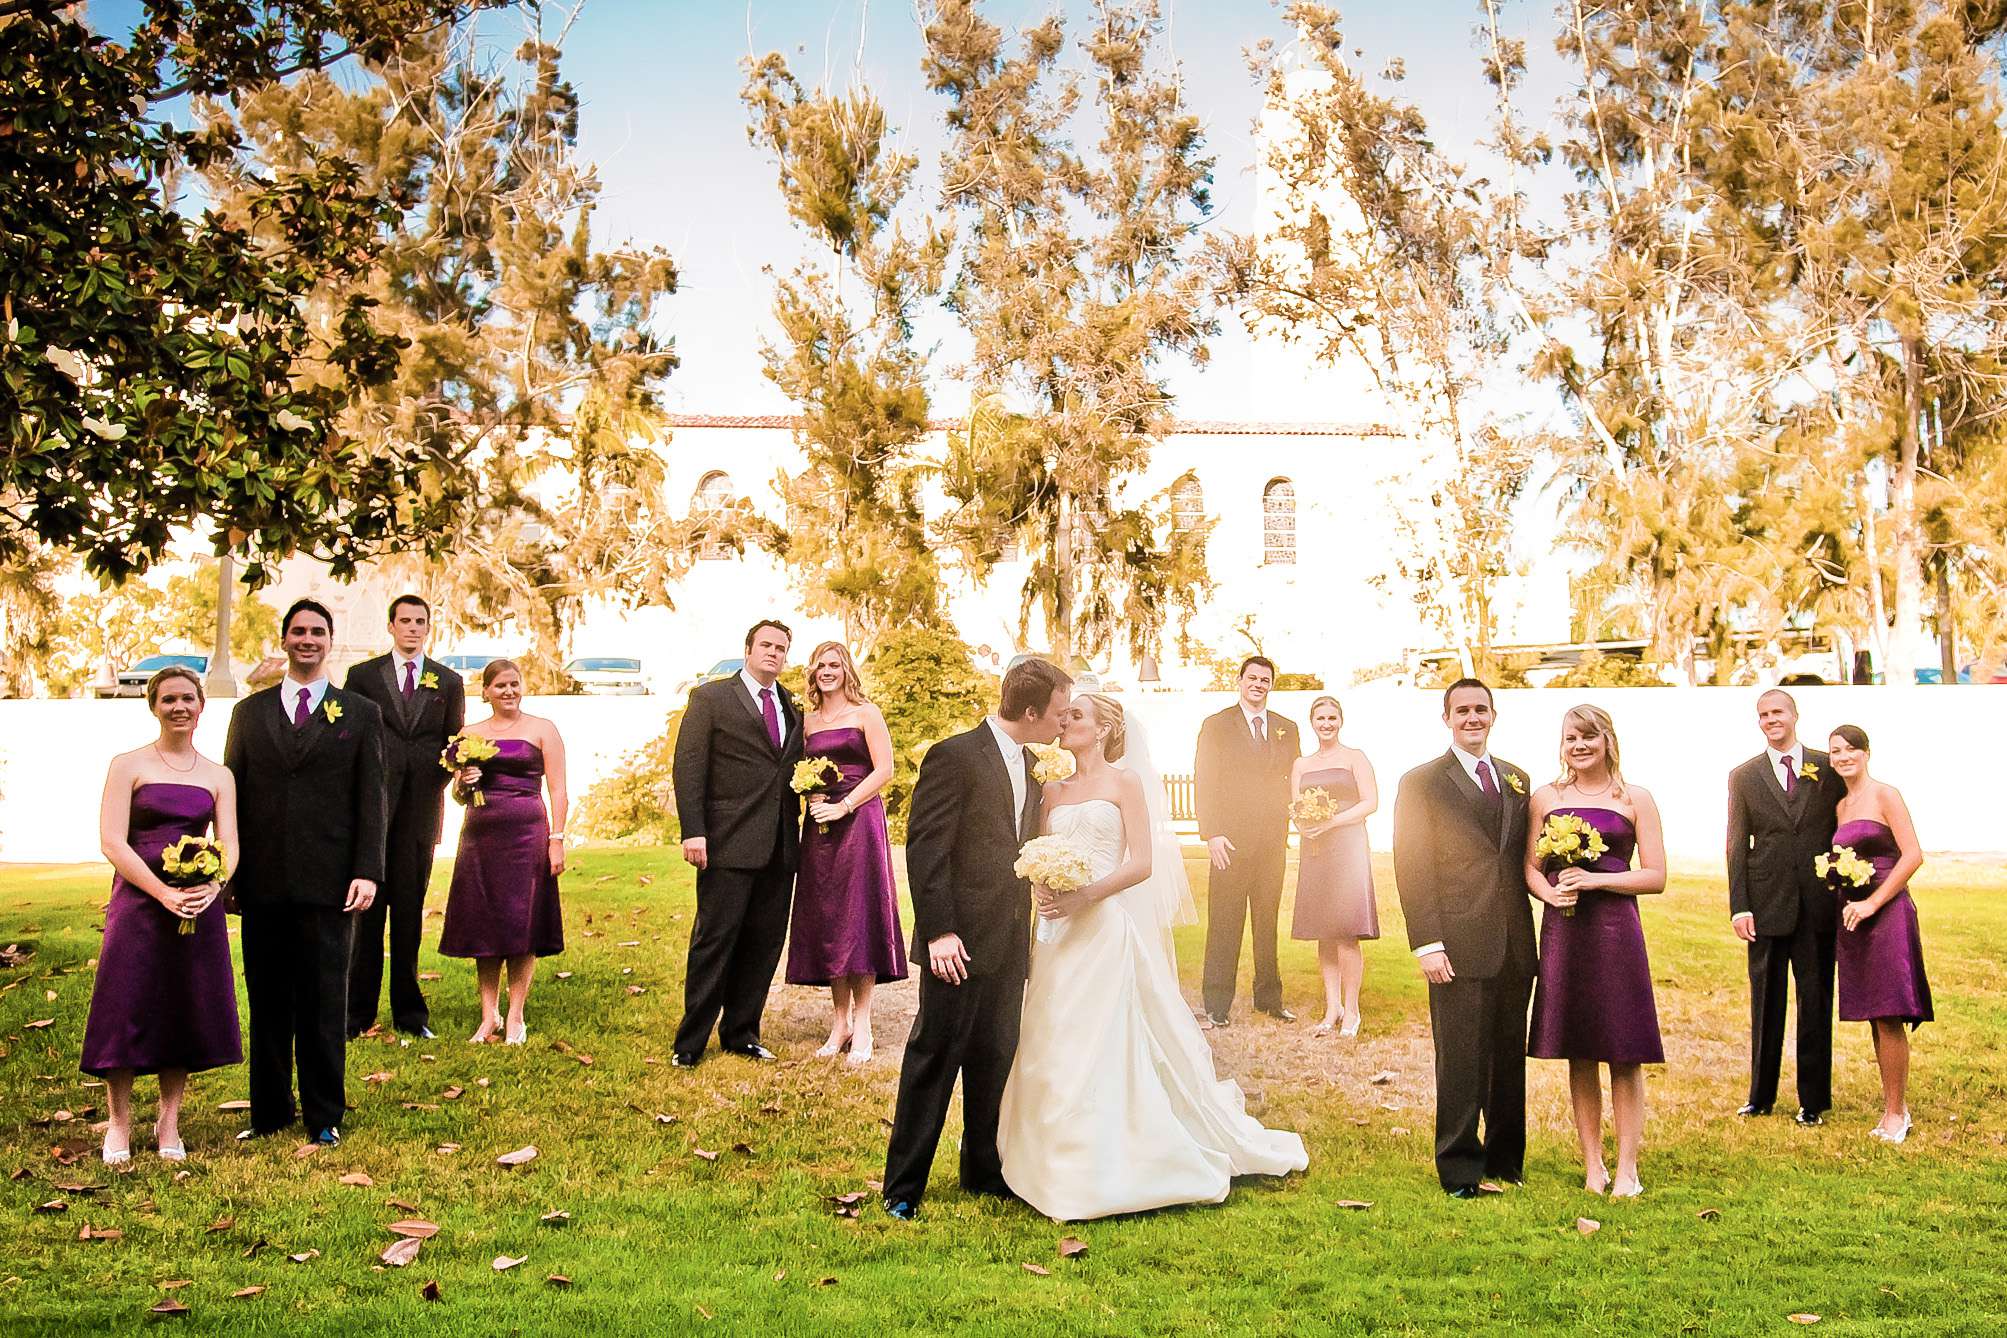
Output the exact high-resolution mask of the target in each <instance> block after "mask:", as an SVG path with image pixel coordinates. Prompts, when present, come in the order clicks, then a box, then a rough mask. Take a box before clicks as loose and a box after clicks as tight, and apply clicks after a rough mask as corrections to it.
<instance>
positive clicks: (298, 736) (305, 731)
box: [287, 683, 341, 766]
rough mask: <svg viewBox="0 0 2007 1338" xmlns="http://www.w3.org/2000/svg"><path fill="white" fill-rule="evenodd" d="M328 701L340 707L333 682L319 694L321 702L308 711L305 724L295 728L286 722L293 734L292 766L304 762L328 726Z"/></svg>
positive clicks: (339, 699) (339, 700) (338, 696)
mask: <svg viewBox="0 0 2007 1338" xmlns="http://www.w3.org/2000/svg"><path fill="white" fill-rule="evenodd" d="M330 702H333V703H334V704H335V705H336V707H340V705H341V698H340V695H339V694H338V693H336V692H335V688H334V684H332V683H330V684H328V690H327V691H326V692H323V693H322V694H321V704H320V705H319V706H318V707H316V708H315V709H314V710H313V711H311V712H309V713H308V715H307V723H306V724H304V725H301V726H299V727H298V728H296V729H294V728H293V727H292V726H291V724H290V723H289V724H288V726H287V728H289V729H292V734H293V765H294V766H298V765H300V764H301V763H302V762H305V761H306V760H307V757H308V755H309V754H311V753H312V752H313V750H314V745H315V744H317V743H319V742H320V739H321V733H322V731H324V730H326V729H327V727H328V703H330Z"/></svg>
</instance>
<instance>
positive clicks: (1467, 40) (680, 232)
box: [90, 0, 1561, 418]
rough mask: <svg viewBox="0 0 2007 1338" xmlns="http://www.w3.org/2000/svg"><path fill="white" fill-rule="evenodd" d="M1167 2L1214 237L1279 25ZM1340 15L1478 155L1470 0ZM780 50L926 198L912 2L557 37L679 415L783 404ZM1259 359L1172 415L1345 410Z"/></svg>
mask: <svg viewBox="0 0 2007 1338" xmlns="http://www.w3.org/2000/svg"><path fill="white" fill-rule="evenodd" d="M549 8H550V9H551V10H553V11H560V12H561V8H562V7H561V6H558V5H552V6H550V7H549ZM984 8H985V12H986V13H987V14H988V15H989V16H990V17H991V19H992V21H994V22H996V23H998V24H999V25H1001V26H1003V27H1004V28H1005V29H1006V30H1011V29H1014V28H1016V27H1018V26H1021V25H1022V24H1024V23H1027V22H1036V21H1038V20H1039V19H1041V18H1043V17H1044V16H1045V15H1046V14H1048V13H1050V12H1053V11H1054V10H1055V9H1057V10H1058V11H1059V12H1061V13H1062V14H1064V15H1066V16H1068V17H1069V18H1072V19H1075V20H1078V19H1080V18H1082V17H1084V16H1085V15H1086V14H1087V13H1089V12H1091V6H1090V5H1089V4H1088V3H1086V0H996V2H995V3H991V4H989V5H986V6H985V7H984ZM1163 9H1164V12H1165V15H1166V17H1167V19H1168V20H1169V24H1170V42H1171V49H1172V50H1173V51H1174V53H1175V54H1176V56H1177V57H1178V59H1179V60H1180V61H1181V62H1182V64H1183V68H1184V73H1185V79H1186V88H1187V92H1188V96H1189V99H1190V101H1191V103H1192V105H1193V106H1195V107H1196V108H1197V109H1198V110H1199V112H1200V114H1201V116H1203V117H1204V119H1205V122H1206V126H1207V133H1208V138H1209V142H1210V145H1211V148H1212V151H1213V152H1214V154H1215V155H1216V156H1217V158H1218V165H1217V168H1216V176H1215V182H1214V191H1213V200H1214V209H1215V212H1216V215H1217V217H1218V222H1217V224H1216V226H1222V225H1223V226H1226V227H1230V228H1235V227H1244V226H1246V225H1247V224H1248V223H1249V222H1250V216H1251V208H1252V201H1253V193H1254V192H1253V181H1252V177H1251V176H1250V174H1249V168H1250V164H1251V161H1252V152H1253V150H1252V145H1251V143H1250V134H1249V129H1250V126H1251V124H1252V122H1253V119H1254V116H1255V113H1256V111H1257V110H1258V107H1259V99H1258V97H1257V94H1256V90H1255V88H1254V86H1253V83H1252V81H1251V80H1250V78H1249V76H1248V73H1247V67H1246V63H1245V61H1244V59H1243V57H1242V54H1241V53H1242V51H1243V50H1244V49H1245V48H1246V47H1248V46H1249V45H1250V44H1252V43H1254V42H1256V41H1258V40H1260V39H1261V38H1263V37H1271V38H1275V39H1277V40H1283V39H1285V38H1286V36H1287V33H1286V30H1285V29H1284V28H1283V26H1282V25H1281V23H1280V22H1279V20H1278V16H1277V10H1276V8H1275V7H1274V6H1273V5H1271V4H1269V3H1268V2H1267V0H1203V2H1201V0H1163ZM137 11H138V5H137V4H136V3H135V2H134V0H96V3H94V4H93V5H92V6H91V10H90V15H91V21H92V22H93V23H94V24H96V26H98V27H99V28H100V29H101V30H103V31H106V32H116V31H119V30H120V29H122V28H129V27H130V24H131V23H132V21H133V16H134V15H135V14H136V13H137ZM1341 12H1343V14H1344V15H1345V19H1346V24H1345V28H1346V33H1347V36H1348V38H1349V39H1350V42H1351V44H1352V45H1353V46H1354V47H1356V48H1358V49H1360V50H1361V51H1362V52H1363V55H1362V56H1361V57H1360V59H1359V63H1360V67H1361V68H1363V69H1369V70H1377V69H1379V68H1380V67H1381V66H1382V65H1383V64H1384V62H1385V61H1386V60H1387V59H1389V58H1392V57H1399V58H1400V59H1402V60H1403V61H1404V62H1405V64H1406V67H1407V71H1408V77H1407V81H1406V84H1405V90H1406V94H1407V96H1409V97H1411V98H1413V99H1414V100H1415V101H1416V102H1417V103H1418V104H1420V106H1421V107H1422V109H1423V111H1424V113H1425V114H1426V115H1427V116H1428V118H1429V120H1430V123H1431V125H1432V127H1433V128H1434V130H1435V132H1436V135H1437V139H1438V142H1439V143H1441V144H1442V145H1443V146H1444V147H1445V148H1446V149H1447V150H1448V151H1449V152H1451V153H1452V154H1453V155H1455V156H1458V157H1463V158H1469V157H1472V156H1475V154H1474V150H1473V149H1472V147H1471V146H1472V144H1473V142H1474V140H1475V139H1476V138H1478V137H1479V136H1481V135H1482V134H1483V133H1484V126H1483V122H1484V116H1485V112H1486V109H1487V104H1488V100H1489V99H1488V92H1489V90H1488V87H1487V86H1486V85H1485V84H1484V82H1483V81H1482V79H1481V78H1480V77H1479V76H1478V62H1477V53H1476V50H1475V47H1474V46H1473V44H1472V40H1471V31H1472V28H1473V25H1474V24H1475V23H1476V21H1477V20H1478V18H1479V15H1480V9H1479V5H1478V3H1477V0H1401V2H1400V3H1393V2H1392V0H1373V2H1372V3H1360V4H1354V5H1351V6H1341ZM1504 12H1505V21H1506V25H1507V26H1508V27H1509V28H1510V29H1511V30H1512V31H1513V32H1514V33H1515V34H1516V35H1520V36H1524V37H1526V38H1527V39H1528V45H1529V47H1530V48H1531V50H1532V54H1533V58H1534V73H1535V80H1534V91H1533V92H1532V94H1531V95H1530V96H1529V98H1528V107H1527V109H1528V111H1529V112H1532V113H1534V114H1535V116H1536V119H1538V118H1543V117H1544V116H1545V115H1546V113H1547V108H1548V107H1549V105H1550V104H1551V102H1552V97H1551V91H1553V90H1554V83H1553V81H1554V80H1555V79H1557V78H1559V77H1561V70H1560V68H1559V65H1558V62H1557V61H1556V59H1555V58H1554V57H1553V55H1552V35H1553V30H1554V26H1555V20H1554V18H1553V14H1552V11H1551V9H1550V8H1549V7H1548V5H1547V4H1546V3H1545V2H1544V0H1506V3H1505V6H1504ZM483 22H484V24H485V25H486V26H487V27H488V28H489V29H490V30H491V31H493V32H494V34H495V37H496V39H497V40H498V41H505V40H508V39H509V38H510V37H511V36H512V35H513V33H514V32H515V27H514V25H517V24H520V22H521V20H520V18H519V17H516V16H513V15H510V14H507V13H503V14H493V15H488V16H485V17H484V19H483ZM860 42H861V55H862V59H861V61H859V60H858V56H859V54H860ZM769 50H779V51H781V52H783V53H784V54H785V55H786V56H787V57H788V59H789V62H790V64H791V65H793V67H794V69H795V71H796V74H797V76H798V77H800V78H801V79H802V80H803V82H804V83H811V84H812V83H817V82H822V81H823V80H825V79H827V80H828V81H829V82H830V83H832V84H834V85H838V86H840V85H843V84H845V83H847V82H849V81H850V80H852V79H853V78H857V77H860V76H861V78H862V79H863V80H864V81H865V82H867V83H868V84H869V85H870V86H871V87H872V88H873V89H874V90H875V91H876V92H877V93H878V95H879V97H880V98H881V99H882V100H883V101H884V103H885V105H886V108H887V111H888V114H889V117H890V119H891V120H892V123H893V124H894V125H895V126H896V127H899V128H900V130H901V138H902V142H903V144H904V145H905V146H906V147H907V148H909V149H910V150H911V151H913V152H916V153H918V154H919V155H920V156H921V159H922V163H923V167H922V174H921V177H920V187H919V189H920V190H921V191H925V190H926V189H927V188H928V185H929V183H930V182H931V180H932V174H931V172H930V171H929V170H928V164H930V163H931V161H932V159H933V157H934V154H935V151H936V150H937V148H938V145H939V142H940V140H939V135H938V132H937V130H936V129H935V125H936V122H937V119H938V116H939V114H940V110H941V102H940V99H938V98H937V97H935V96H934V95H931V94H929V93H928V92H927V91H926V89H925V87H924V86H923V85H922V83H921V78H920V72H919V55H920V41H919V31H918V28H917V26H916V24H915V21H914V17H913V7H912V5H911V3H910V2H909V0H875V2H873V0H819V2H815V3H810V2H806V0H740V3H736V4H735V3H729V2H728V0H586V3H585V6H584V9H583V11H582V12H581V14H580V16H579V18H578V21H577V23H576V25H575V26H574V27H573V28H572V30H571V33H570V35H569V37H568V39H567V41H566V44H565V69H566V73H567V75H568V76H569V77H570V78H571V79H572V81H573V82H574V83H575V84H576V85H577V86H578V87H579V89H580V91H581V93H582V94H583V97H584V104H585V105H584V110H583V113H582V116H581V122H580V148H581V151H582V153H583V155H584V157H585V158H586V159H588V160H589V161H592V162H594V163H596V164H597V165H598V166H599V169H600V174H601V180H602V182H603V183H604V187H605V198H604V201H603V204H602V206H601V208H600V210H599V213H598V215H597V220H596V225H595V226H596V230H597V235H598V237H599V239H600V240H601V241H602V242H608V243H611V242H616V241H626V240H634V241H638V242H643V243H650V244H656V245H660V246H663V247H665V248H667V249H668V250H669V252H670V253H671V254H672V255H673V256H674V257H675V259H676V261H677V263H678V266H679V268H680V271H681V276H682V287H681V291H680V292H679V293H678V294H677V296H676V297H675V298H673V299H672V300H671V301H670V303H669V312H668V315H667V317H666V320H665V324H666V325H667V327H668V329H669V331H670V332H671V333H673V334H674V335H675V337H676V340H677V345H678V349H679V351H680V353H681V355H682V359H683V364H682V367H681V368H680V369H679V370H678V371H677V372H676V374H675V375H674V376H672V377H671V378H670V380H669V382H668V384H667V387H666V398H667V400H668V402H669V403H670V405H671V406H672V407H674V408H677V409H681V410H686V411H692V412H709V413H760V412H780V411H784V410H785V409H786V408H787V407H788V406H787V403H786V401H785V400H784V399H783V398H782V397H781V396H780V395H779V393H778V392H777V391H775V390H774V388H773V387H772V386H771V385H770V384H769V383H768V382H767V381H766V379H765V378H764V376H763V375H762V373H761V366H760V359H759V352H758V350H759V345H760V341H761V339H762V337H763V335H764V333H765V331H766V328H767V321H766V313H767V310H768V307H769V304H770V292H771V280H770V279H769V278H768V277H767V276H766V275H765V274H763V273H762V267H763V266H767V265H772V266H773V267H775V268H776V269H779V270H785V269H787V268H789V267H791V266H792V265H793V264H794V262H795V260H796V258H797V256H798V255H799V250H800V243H799V236H798V234H796V233H795V231H794V230H793V228H792V226H791V224H790V223H789V221H788V219H787V218H786V216H785V214H784V213H783V212H782V210H781V206H780V201H779V196H778V193H777V192H776V190H775V188H774V183H773V173H772V167H771V165H770V164H769V163H768V162H767V161H766V160H765V159H764V158H763V157H762V156H761V155H760V154H759V153H758V152H757V151H755V150H754V149H753V148H752V147H751V146H750V145H749V144H748V143H747V140H746V136H745V124H746V121H745V113H744V108H743V107H742V105H741V104H740V102H739V98H738V93H739V88H740V85H741V81H742V72H741V68H740V66H741V62H742V61H743V60H744V59H745V57H746V56H747V55H748V54H749V53H764V52H766V51H769ZM1543 85H1544V87H1543ZM921 336H922V338H923V340H924V341H925V342H927V343H928V344H929V345H930V346H933V347H934V348H936V349H937V355H936V358H935V362H936V365H937V368H938V369H939V371H940V372H941V374H942V375H941V377H940V380H941V384H940V386H939V394H938V397H937V403H938V407H939V408H940V409H941V410H942V411H944V412H953V411H955V410H957V409H959V407H960V400H961V392H960V391H959V389H958V388H957V387H955V386H953V385H952V384H951V383H950V382H949V380H948V378H947V377H946V375H945V373H946V371H947V368H948V366H949V365H950V364H952V363H953V362H954V361H955V359H956V356H957V350H958V348H959V344H960V341H959V338H958V336H957V333H956V331H955V329H954V326H953V324H952V321H950V320H948V319H947V318H945V317H939V318H935V319H930V320H927V321H926V322H925V323H924V324H923V325H922V327H921ZM1250 357H1251V353H1250V350H1249V347H1248V345H1247V342H1246V340H1245V338H1244V337H1241V336H1240V335H1239V333H1238V330H1237V327H1235V326H1233V325H1231V324H1229V325H1228V326H1227V328H1226V329H1225V330H1224V332H1223V335H1222V337H1221V339H1220V340H1219V341H1218V342H1217V343H1216V345H1215V348H1214V357H1213V362H1212V365H1211V366H1210V367H1209V368H1207V369H1205V370H1203V371H1197V370H1191V369H1183V368H1174V369H1173V371H1172V374H1171V381H1172V387H1173V390H1174V392H1175V393H1176V394H1177V396H1178V401H1179V403H1178V408H1179V412H1180V413H1181V414H1182V415H1183V416H1186V417H1193V418H1251V417H1291V418H1316V417H1326V416H1339V415H1331V414H1326V413H1322V412H1319V411H1318V408H1317V406H1315V405H1303V406H1286V408H1287V411H1285V412H1277V406H1274V405H1255V404H1251V403H1249V402H1248V401H1249V398H1250V396H1249V375H1248V371H1249V359H1250Z"/></svg>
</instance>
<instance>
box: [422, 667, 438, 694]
mask: <svg viewBox="0 0 2007 1338" xmlns="http://www.w3.org/2000/svg"><path fill="white" fill-rule="evenodd" d="M418 686H419V687H421V688H432V689H435V690H436V689H437V688H438V687H439V675H437V674H435V673H433V672H432V671H431V670H430V669H427V670H426V671H425V672H424V673H422V674H420V675H419V676H418Z"/></svg>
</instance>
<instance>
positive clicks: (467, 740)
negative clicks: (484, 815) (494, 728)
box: [439, 733, 502, 808]
mask: <svg viewBox="0 0 2007 1338" xmlns="http://www.w3.org/2000/svg"><path fill="white" fill-rule="evenodd" d="M501 751H502V750H501V749H500V748H498V747H496V746H495V744H494V743H493V742H492V741H490V740H488V739H484V738H482V737H481V736H480V735H479V734H471V733H469V734H455V735H454V736H453V737H452V738H450V739H448V740H446V747H445V749H444V750H443V751H441V752H440V754H439V765H440V766H442V767H445V768H446V769H447V770H448V771H450V772H452V773H453V774H454V775H455V776H458V775H459V774H460V772H461V771H462V770H464V769H465V768H467V767H478V766H480V765H481V763H483V762H487V761H490V760H492V759H493V758H495V757H496V756H498V755H499V754H500V753H501ZM466 801H467V802H468V803H470V804H472V805H473V806H474V807H475V808H482V807H485V806H486V805H487V802H488V796H487V795H485V794H483V793H481V789H480V785H479V783H478V782H476V784H475V786H474V788H473V790H472V791H471V793H469V794H468V795H467V796H466Z"/></svg>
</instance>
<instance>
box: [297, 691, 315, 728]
mask: <svg viewBox="0 0 2007 1338" xmlns="http://www.w3.org/2000/svg"><path fill="white" fill-rule="evenodd" d="M311 696H313V689H312V688H301V689H300V704H299V705H298V706H295V707H294V708H293V728H294V729H298V728H299V727H300V726H301V725H304V724H306V723H307V698H309V697H311Z"/></svg>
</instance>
